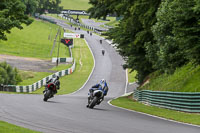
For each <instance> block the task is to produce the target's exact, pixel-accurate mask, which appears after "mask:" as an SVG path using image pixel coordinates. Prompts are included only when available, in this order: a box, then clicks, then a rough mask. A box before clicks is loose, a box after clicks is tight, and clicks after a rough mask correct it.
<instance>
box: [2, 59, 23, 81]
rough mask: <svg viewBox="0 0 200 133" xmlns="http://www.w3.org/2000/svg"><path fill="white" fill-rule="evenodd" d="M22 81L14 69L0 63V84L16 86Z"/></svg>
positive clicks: (4, 63)
mask: <svg viewBox="0 0 200 133" xmlns="http://www.w3.org/2000/svg"><path fill="white" fill-rule="evenodd" d="M21 81H22V79H21V77H20V75H19V73H18V71H17V69H16V68H12V67H11V66H10V65H9V64H7V63H6V62H3V63H0V84H4V85H16V84H17V83H19V82H21Z"/></svg>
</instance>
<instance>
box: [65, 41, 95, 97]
mask: <svg viewBox="0 0 200 133" xmlns="http://www.w3.org/2000/svg"><path fill="white" fill-rule="evenodd" d="M84 40H85V42H86V44H87V46H88V48H89V50H90V52H91V53H92V57H93V61H94V66H93V68H92V71H91V73H90V75H89V77H88V79H87V81H86V82H85V83H84V84H83V86H82V87H81V88H80V89H78V90H77V91H75V92H73V93H70V94H67V95H71V94H75V93H77V92H78V91H80V90H81V89H83V88H84V87H85V85H86V84H87V82H88V81H89V79H90V77H91V76H92V73H93V72H94V68H95V67H96V61H95V58H94V54H93V52H92V50H91V48H90V46H89V44H88V42H87V41H86V39H85V38H84Z"/></svg>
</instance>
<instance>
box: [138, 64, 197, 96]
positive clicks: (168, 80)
mask: <svg viewBox="0 0 200 133" xmlns="http://www.w3.org/2000/svg"><path fill="white" fill-rule="evenodd" d="M155 75H157V74H156V73H154V74H152V75H151V76H150V83H148V84H146V85H145V86H143V87H141V88H140V89H145V90H156V91H176V92H200V82H199V77H200V66H194V65H193V64H192V63H189V64H188V65H185V66H183V67H181V68H178V69H177V70H176V71H175V72H174V74H172V75H169V74H162V75H159V76H155Z"/></svg>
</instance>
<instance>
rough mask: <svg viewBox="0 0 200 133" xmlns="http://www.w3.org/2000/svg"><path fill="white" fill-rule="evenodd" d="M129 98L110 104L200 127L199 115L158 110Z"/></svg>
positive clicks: (121, 98) (118, 99) (113, 101)
mask: <svg viewBox="0 0 200 133" xmlns="http://www.w3.org/2000/svg"><path fill="white" fill-rule="evenodd" d="M130 97H131V96H126V97H119V98H117V99H114V100H112V101H111V104H113V105H115V106H119V107H122V108H126V109H130V110H134V111H138V112H143V113H147V114H150V115H155V116H159V117H163V118H166V119H170V120H175V121H179V122H184V123H189V124H195V125H200V119H199V117H200V114H197V113H185V112H178V111H174V110H168V109H163V108H158V107H154V106H147V105H144V104H142V103H139V102H136V101H134V100H133V99H131V98H130Z"/></svg>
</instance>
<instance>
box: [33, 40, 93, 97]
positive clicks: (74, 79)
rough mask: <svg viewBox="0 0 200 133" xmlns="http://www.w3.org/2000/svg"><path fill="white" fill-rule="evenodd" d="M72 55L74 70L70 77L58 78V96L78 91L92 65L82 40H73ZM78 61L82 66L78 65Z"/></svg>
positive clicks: (39, 92) (37, 92)
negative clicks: (74, 61) (74, 64)
mask: <svg viewBox="0 0 200 133" xmlns="http://www.w3.org/2000/svg"><path fill="white" fill-rule="evenodd" d="M72 53H73V57H74V59H75V60H76V69H75V71H74V72H73V73H72V74H71V75H66V76H64V77H61V78H60V83H61V86H60V88H61V89H60V90H59V91H58V94H59V95H62V94H68V93H72V92H74V91H76V90H78V89H79V88H80V87H81V86H82V85H83V84H84V83H85V82H86V80H87V78H88V76H89V74H90V72H91V71H92V68H93V65H94V62H93V57H92V54H91V52H90V50H89V48H88V46H87V45H86V43H85V41H84V40H83V39H75V45H74V48H73V49H72ZM80 61H81V63H82V66H81V65H80ZM43 89H44V88H41V89H38V90H36V91H35V92H33V93H36V94H42V91H43Z"/></svg>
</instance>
